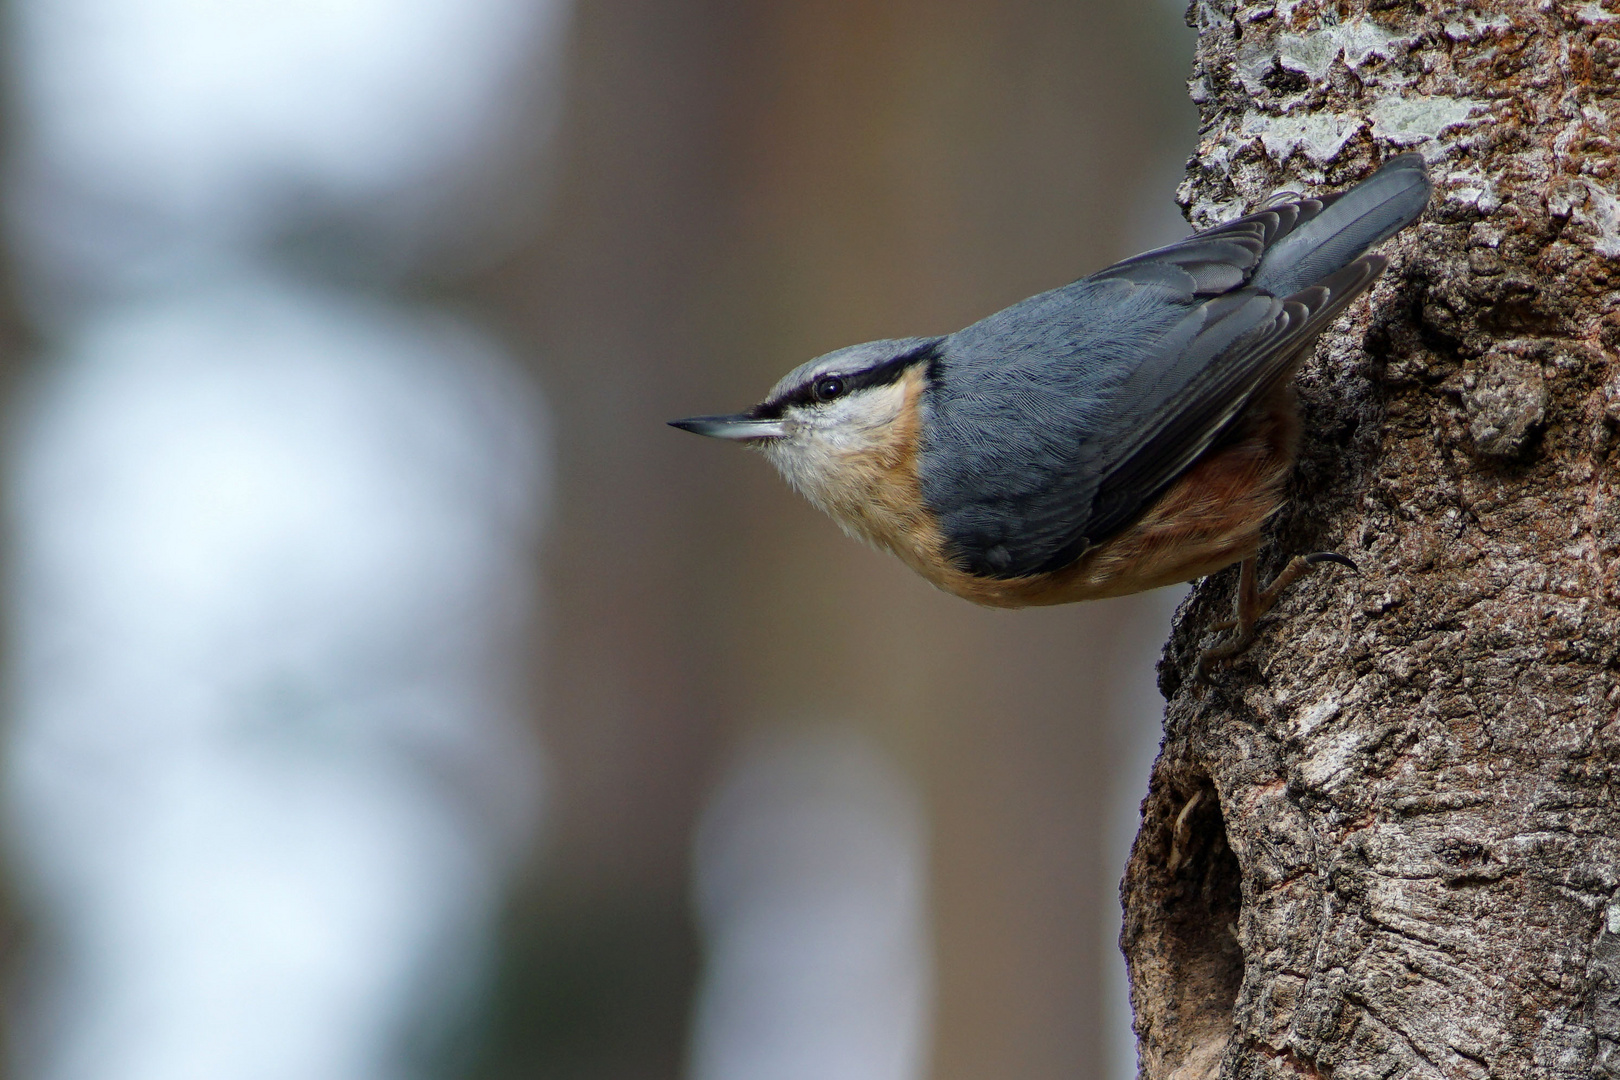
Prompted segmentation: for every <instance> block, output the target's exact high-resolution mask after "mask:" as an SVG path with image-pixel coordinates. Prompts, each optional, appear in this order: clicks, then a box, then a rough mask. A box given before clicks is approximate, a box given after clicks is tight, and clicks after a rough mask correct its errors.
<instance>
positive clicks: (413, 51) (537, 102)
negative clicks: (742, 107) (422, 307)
mask: <svg viewBox="0 0 1620 1080" xmlns="http://www.w3.org/2000/svg"><path fill="white" fill-rule="evenodd" d="M567 10H568V5H567V4H566V3H565V2H564V0H286V2H281V3H263V2H259V3H220V2H213V0H18V2H16V3H14V4H11V5H9V12H8V14H9V22H8V25H7V27H6V33H5V34H4V35H3V37H0V40H3V41H4V42H5V45H4V48H5V62H6V64H7V65H8V67H9V68H10V70H11V72H12V73H13V85H14V87H15V96H16V98H17V102H18V108H17V110H16V112H15V113H14V116H15V120H16V123H15V130H14V132H13V140H12V141H13V143H14V145H15V146H16V147H17V148H18V152H17V153H16V154H15V155H14V160H13V162H12V175H11V176H10V178H9V186H10V188H11V191H10V194H9V202H10V224H11V229H12V231H13V235H14V239H15V240H16V241H17V242H16V244H15V247H16V248H17V249H18V250H19V251H20V253H21V255H22V257H23V259H24V261H25V263H26V264H27V266H28V269H29V272H30V273H29V277H28V278H27V279H25V280H24V282H23V287H24V292H25V295H26V296H28V297H29V298H30V299H33V300H35V302H36V306H37V305H38V304H39V303H40V299H41V294H42V293H43V294H44V295H43V300H44V302H45V303H44V306H45V307H46V308H50V307H51V305H52V304H53V303H60V302H63V301H73V300H83V299H85V298H86V297H90V298H95V297H100V296H105V295H107V294H109V293H111V292H115V291H117V290H120V289H128V288H131V287H141V286H146V287H150V286H152V285H153V284H162V283H165V282H173V281H180V282H186V281H194V280H196V279H198V278H199V277H206V276H209V275H212V274H215V273H219V272H221V271H222V270H227V271H228V270H229V269H230V268H232V267H240V266H241V265H242V264H244V263H248V262H252V261H255V260H257V259H260V258H262V257H263V255H264V254H265V253H266V252H268V251H271V250H272V249H276V248H285V247H289V246H291V247H297V246H299V245H303V246H314V247H316V248H318V249H319V252H318V257H319V258H321V259H323V260H338V261H341V262H345V263H347V264H349V265H348V266H347V267H346V269H348V270H349V271H350V272H355V271H356V270H358V271H359V272H362V273H369V274H371V275H374V276H381V277H393V276H396V275H398V274H400V273H403V272H406V271H409V270H412V269H415V270H418V271H419V270H421V269H422V268H423V267H422V266H421V265H420V262H421V260H422V259H423V258H426V257H429V256H431V257H432V258H434V259H435V260H443V259H445V258H447V257H449V255H450V253H452V252H453V253H455V254H456V256H457V257H458V258H462V259H474V260H476V259H477V258H479V256H480V255H484V256H487V255H489V254H492V252H491V251H490V250H489V249H491V248H499V247H500V246H501V244H502V240H503V238H509V237H511V236H514V235H520V234H521V232H522V230H521V229H519V228H514V223H513V221H512V217H513V215H514V214H518V213H521V212H522V211H524V210H525V209H528V208H532V207H533V206H534V205H535V204H536V202H537V200H535V198H534V197H533V194H532V192H523V193H522V194H521V196H518V197H515V198H511V197H509V198H504V199H503V198H500V197H499V196H500V194H501V193H502V192H503V190H504V186H505V185H507V184H510V183H511V182H512V181H511V176H512V173H513V169H512V166H513V165H514V164H515V163H518V162H520V161H523V160H524V159H526V158H529V157H532V156H533V155H534V154H535V153H536V152H537V149H538V147H539V145H540V144H541V143H543V142H544V140H545V139H546V138H547V137H548V136H549V135H550V134H551V130H552V127H553V126H554V125H553V124H552V123H551V122H550V121H551V119H552V118H553V117H554V116H555V113H556V111H557V106H556V100H557V94H556V87H557V83H558V78H557V76H558V73H559V69H560V66H561V64H560V56H561V42H562V39H563V33H562V31H563V29H564V28H563V25H562V24H563V22H564V19H565V16H566V13H567Z"/></svg>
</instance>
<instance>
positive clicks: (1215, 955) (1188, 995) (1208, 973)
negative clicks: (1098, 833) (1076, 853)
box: [1123, 774, 1243, 1077]
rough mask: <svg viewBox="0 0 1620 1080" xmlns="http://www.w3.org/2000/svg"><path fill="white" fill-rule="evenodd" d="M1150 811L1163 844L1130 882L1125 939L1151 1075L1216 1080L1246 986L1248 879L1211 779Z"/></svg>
mask: <svg viewBox="0 0 1620 1080" xmlns="http://www.w3.org/2000/svg"><path fill="white" fill-rule="evenodd" d="M1155 786H1158V785H1157V784H1156V785H1155ZM1147 809H1148V813H1149V815H1150V817H1149V822H1151V823H1152V826H1156V828H1155V829H1154V832H1156V833H1157V836H1156V837H1155V838H1154V840H1153V841H1151V842H1147V843H1143V842H1140V841H1139V843H1138V846H1137V850H1136V852H1135V853H1134V854H1133V857H1132V866H1131V868H1130V870H1129V871H1128V872H1127V875H1126V893H1127V900H1126V903H1127V918H1126V924H1127V926H1126V933H1125V935H1124V939H1123V944H1124V945H1125V950H1126V954H1127V956H1128V958H1129V960H1130V963H1131V967H1132V977H1133V980H1134V982H1135V984H1136V985H1135V987H1134V992H1133V995H1132V997H1133V1000H1134V1002H1135V1006H1136V1009H1137V1032H1138V1034H1139V1035H1140V1036H1141V1038H1142V1042H1141V1050H1142V1055H1143V1061H1144V1062H1145V1063H1150V1067H1149V1068H1148V1069H1147V1073H1146V1075H1149V1076H1172V1075H1174V1076H1200V1077H1202V1076H1205V1075H1209V1076H1213V1075H1215V1071H1216V1070H1217V1069H1218V1067H1219V1063H1220V1061H1221V1059H1222V1057H1223V1056H1224V1054H1225V1053H1226V1047H1227V1043H1228V1042H1229V1041H1230V1039H1231V1034H1232V1010H1233V1007H1234V1006H1235V1005H1236V1003H1237V997H1238V990H1239V988H1240V987H1241V986H1242V983H1243V950H1242V948H1241V947H1240V945H1239V944H1238V918H1239V916H1240V915H1241V913H1242V909H1243V889H1242V882H1243V875H1242V870H1241V868H1240V867H1239V866H1238V861H1237V857H1236V856H1235V855H1233V853H1232V849H1231V847H1230V846H1229V845H1228V844H1227V842H1226V822H1225V819H1224V818H1223V817H1222V816H1221V804H1220V798H1219V796H1218V795H1217V794H1216V791H1215V786H1214V784H1212V783H1211V782H1210V780H1209V778H1208V777H1206V776H1202V775H1199V774H1182V775H1181V776H1180V777H1177V778H1176V780H1174V781H1172V782H1171V783H1169V784H1165V785H1164V786H1163V787H1160V788H1159V791H1158V792H1155V793H1153V794H1151V795H1150V796H1149V806H1148V808H1147ZM1154 819H1156V821H1155V820H1154ZM1145 824H1147V823H1145ZM1150 827H1151V826H1150ZM1148 835H1149V834H1146V833H1145V834H1144V836H1143V838H1142V839H1143V840H1146V839H1147V836H1148Z"/></svg>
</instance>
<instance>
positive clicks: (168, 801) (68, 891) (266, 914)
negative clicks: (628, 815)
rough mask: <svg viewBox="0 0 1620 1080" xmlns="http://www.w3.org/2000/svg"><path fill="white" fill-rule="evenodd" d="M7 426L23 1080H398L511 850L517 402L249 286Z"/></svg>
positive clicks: (515, 838) (508, 392)
mask: <svg viewBox="0 0 1620 1080" xmlns="http://www.w3.org/2000/svg"><path fill="white" fill-rule="evenodd" d="M515 391H517V392H515ZM29 402H30V404H31V405H32V408H31V409H30V410H29V419H28V423H27V424H26V426H25V428H24V430H23V431H22V432H21V437H20V439H19V440H18V443H17V445H16V448H15V449H14V450H13V452H12V456H11V465H12V478H11V480H12V485H13V488H12V494H11V499H12V501H11V512H12V531H11V536H12V544H13V548H14V551H13V556H12V558H13V562H12V595H11V602H12V604H13V616H12V621H11V634H12V642H13V645H12V678H13V686H12V690H13V694H14V698H13V702H14V707H13V709H12V715H13V721H12V726H11V729H10V733H9V740H10V741H9V746H8V752H7V756H6V765H7V780H8V787H9V795H10V804H9V809H10V814H9V815H8V824H9V828H10V831H11V835H12V851H13V853H14V855H15V856H16V858H17V865H18V871H19V874H20V877H21V881H20V885H21V887H22V888H23V890H24V892H25V895H27V896H28V897H29V898H30V899H32V900H34V901H35V903H34V904H33V905H31V906H32V908H33V910H34V911H35V913H36V914H35V916H34V917H35V920H36V924H37V928H38V929H39V930H40V931H42V932H43V934H44V940H45V941H46V942H49V943H50V944H51V945H53V946H54V949H53V950H51V951H48V952H47V953H45V954H44V955H43V956H42V957H41V959H40V963H39V971H38V972H37V974H38V975H39V976H40V978H41V981H40V983H39V984H37V989H36V990H35V993H36V994H38V993H43V994H44V995H45V996H43V997H34V996H33V995H32V994H31V995H28V996H27V997H28V1000H29V1006H30V1011H31V1013H32V1015H30V1016H28V1017H27V1018H26V1019H28V1020H30V1021H33V1022H30V1023H23V1024H21V1025H19V1031H20V1033H21V1035H22V1036H23V1037H24V1040H25V1045H23V1046H22V1047H21V1048H20V1049H21V1050H22V1051H23V1054H24V1057H23V1059H22V1060H23V1062H24V1063H25V1065H26V1069H25V1071H24V1073H23V1075H42V1076H51V1077H58V1076H60V1077H99V1078H103V1080H105V1078H112V1077H130V1078H135V1077H150V1078H152V1080H159V1078H166V1080H181V1078H188V1077H196V1078H198V1080H202V1078H204V1077H221V1076H229V1077H260V1076H262V1077H266V1078H270V1077H303V1078H309V1080H318V1078H325V1077H331V1078H333V1080H337V1078H341V1077H369V1076H387V1075H394V1073H393V1072H392V1071H391V1070H389V1069H385V1068H382V1067H381V1066H382V1065H383V1064H384V1063H387V1062H389V1060H390V1056H391V1055H394V1054H398V1053H399V1052H400V1051H401V1049H402V1048H403V1047H404V1046H405V1045H406V1044H407V1043H408V1042H409V1040H408V1039H407V1038H406V1036H407V1035H408V1034H409V1031H408V1028H407V1025H409V1024H410V1023H412V1022H415V1021H418V1020H420V1019H421V1018H422V1017H423V1016H432V1015H433V1014H434V1013H435V1012H440V1013H442V1012H443V1011H444V1010H445V1009H446V1008H449V1007H454V1006H459V1005H461V1004H464V1002H458V1001H456V1000H455V998H456V996H457V995H458V994H462V993H465V992H466V990H467V989H468V988H469V987H470V986H471V985H473V981H474V977H475V976H476V975H477V973H478V969H479V965H480V964H481V963H482V962H483V961H484V960H486V959H487V957H486V956H485V955H484V946H485V944H486V942H485V938H486V935H487V933H488V929H487V922H488V917H489V912H490V910H491V909H492V906H493V905H494V904H495V903H496V902H497V901H498V898H499V886H500V878H501V870H502V868H503V867H506V866H508V865H510V864H511V862H512V861H513V860H514V858H515V857H517V856H519V855H520V854H521V852H522V850H523V848H524V846H525V844H526V842H527V841H528V840H529V838H530V832H531V830H530V828H529V826H530V823H531V821H532V819H533V813H534V799H535V795H536V790H535V780H536V777H535V773H534V769H533V766H532V764H531V763H532V762H533V761H534V760H535V757H536V755H535V752H534V747H532V746H530V745H529V744H528V742H527V741H526V740H525V739H524V738H523V732H522V729H521V728H519V727H517V726H516V725H514V724H513V723H512V722H511V719H510V718H511V715H512V711H513V709H512V702H510V701H509V700H506V696H507V695H508V694H509V693H510V691H511V686H510V685H509V684H510V683H511V681H512V678H511V674H510V673H507V674H506V675H505V677H503V675H502V671H501V667H502V666H503V664H509V663H510V662H511V660H512V656H511V652H512V646H513V643H514V642H519V641H522V640H523V636H522V631H523V623H524V621H525V619H526V616H527V606H528V604H529V602H530V600H531V599H532V597H531V595H530V594H531V588H530V582H529V574H530V562H531V560H532V543H533V540H534V535H533V533H534V528H533V522H534V521H535V519H536V510H537V504H536V499H537V497H538V496H539V495H540V494H541V491H542V488H541V485H540V483H539V478H538V477H537V476H536V471H537V465H536V463H537V461H538V460H539V458H538V454H537V450H538V447H537V445H536V437H535V436H536V434H537V433H536V432H534V431H533V430H530V423H531V419H530V412H529V410H527V409H526V408H525V407H524V406H525V405H526V402H525V401H524V396H523V394H522V393H521V387H519V386H514V385H513V379H512V377H511V375H510V373H509V372H507V371H506V370H504V368H503V367H502V365H501V364H500V362H499V361H498V360H497V359H496V358H494V357H492V356H491V355H489V353H488V351H487V349H485V348H484V347H483V346H482V345H480V344H479V343H478V341H477V340H476V339H474V338H471V337H469V336H468V335H467V334H466V333H465V332H463V331H461V330H460V329H459V328H457V327H455V326H453V325H450V324H447V323H444V322H442V321H427V322H424V321H422V320H419V319H414V318H411V317H409V316H404V315H401V314H399V313H396V312H392V311H389V310H388V309H386V308H383V307H373V306H362V305H357V304H341V303H334V302H332V301H331V300H329V299H325V298H317V297H311V296H308V295H297V294H288V293H286V292H271V291H269V290H267V289H256V290H249V291H245V292H241V293H227V294H225V295H217V296H199V297H192V298H189V299H188V301H187V302H185V303H183V304H176V305H172V306H170V305H166V306H162V307H156V306H146V305H143V306H141V307H139V308H137V309H134V310H132V311H119V312H112V313H108V314H107V315H106V316H105V317H103V318H101V319H99V320H97V321H96V322H95V323H94V324H93V325H91V326H89V327H87V328H86V329H85V330H84V332H83V333H82V334H81V335H76V336H75V337H74V338H72V339H70V340H68V341H66V342H64V343H63V348H62V350H61V353H60V354H59V355H58V356H57V357H56V358H55V360H54V364H53V366H52V368H51V369H50V370H49V371H48V372H47V373H46V376H45V378H44V380H43V385H42V386H40V387H39V388H38V389H37V391H36V392H35V393H34V394H32V395H30V396H29ZM435 999H440V1000H435ZM444 999H448V1000H444ZM395 1064H396V1065H403V1064H404V1063H403V1062H397V1063H395Z"/></svg>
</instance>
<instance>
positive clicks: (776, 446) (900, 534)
mask: <svg viewBox="0 0 1620 1080" xmlns="http://www.w3.org/2000/svg"><path fill="white" fill-rule="evenodd" d="M921 389H922V375H921V373H920V372H908V373H907V374H906V375H905V376H903V377H901V378H900V379H899V380H897V381H896V382H894V383H891V384H889V385H887V386H880V387H874V388H872V389H871V390H867V391H863V392H861V393H859V394H855V395H852V396H851V397H850V398H848V399H847V400H845V401H840V402H837V403H835V405H834V406H833V407H832V408H828V409H824V410H816V411H811V410H806V412H805V414H803V415H802V416H801V417H798V418H797V419H799V420H800V424H801V426H800V427H799V428H798V429H797V430H796V431H794V432H793V433H792V434H791V435H790V437H789V438H787V439H783V440H780V441H778V442H776V443H771V444H766V445H765V446H763V447H762V449H763V450H764V451H765V454H766V456H767V457H769V458H770V459H771V461H772V463H773V464H775V466H776V467H777V469H778V470H779V471H780V472H781V473H782V476H783V477H784V478H785V479H786V480H787V481H788V483H789V484H791V485H793V487H794V488H795V489H797V490H798V491H799V492H801V493H802V494H803V495H804V496H805V498H807V499H809V500H810V502H812V503H813V504H815V506H816V507H817V508H819V509H821V510H823V511H825V512H826V513H827V514H829V515H830V516H831V517H832V518H833V519H834V520H835V521H837V522H838V524H839V525H840V526H842V527H843V529H844V531H845V532H847V533H850V534H851V535H853V536H856V537H859V538H860V539H862V540H865V541H867V542H869V543H873V544H876V545H878V546H880V547H884V548H888V549H890V550H893V551H895V552H896V553H897V554H899V553H900V549H901V548H903V547H906V546H908V545H907V543H906V540H905V536H906V534H907V532H908V531H909V530H910V529H913V528H915V526H916V524H917V522H916V521H915V517H916V514H917V512H918V511H919V510H920V509H921V504H920V491H919V489H918V484H917V471H916V442H917V438H916V436H917V421H918V415H917V404H916V401H917V397H918V395H919V394H920V392H921ZM902 557H904V556H903V555H902Z"/></svg>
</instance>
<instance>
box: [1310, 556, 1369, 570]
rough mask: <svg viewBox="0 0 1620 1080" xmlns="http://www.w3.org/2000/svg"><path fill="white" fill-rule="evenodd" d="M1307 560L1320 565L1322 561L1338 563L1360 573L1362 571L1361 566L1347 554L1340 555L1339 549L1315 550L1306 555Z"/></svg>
mask: <svg viewBox="0 0 1620 1080" xmlns="http://www.w3.org/2000/svg"><path fill="white" fill-rule="evenodd" d="M1305 561H1306V563H1308V564H1310V565H1311V566H1318V565H1320V564H1322V563H1338V564H1339V565H1340V566H1348V567H1349V568H1350V569H1352V570H1354V571H1355V572H1356V573H1358V574H1359V573H1361V567H1359V566H1357V565H1356V564H1355V563H1353V562H1351V561H1350V560H1349V559H1348V558H1347V557H1346V556H1343V555H1340V554H1339V553H1338V552H1337V551H1313V552H1311V553H1310V554H1309V555H1306V556H1305Z"/></svg>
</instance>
